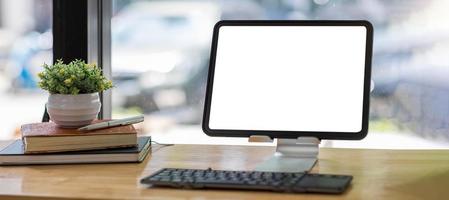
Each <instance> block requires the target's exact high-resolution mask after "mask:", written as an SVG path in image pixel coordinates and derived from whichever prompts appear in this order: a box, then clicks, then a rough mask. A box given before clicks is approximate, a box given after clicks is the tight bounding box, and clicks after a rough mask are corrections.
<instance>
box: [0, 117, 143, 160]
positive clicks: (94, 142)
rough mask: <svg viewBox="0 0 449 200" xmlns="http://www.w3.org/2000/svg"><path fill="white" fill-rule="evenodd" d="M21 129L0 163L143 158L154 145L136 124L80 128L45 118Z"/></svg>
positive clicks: (3, 153) (4, 150)
mask: <svg viewBox="0 0 449 200" xmlns="http://www.w3.org/2000/svg"><path fill="white" fill-rule="evenodd" d="M21 133H22V139H21V140H16V141H14V142H13V143H11V144H10V145H8V146H7V147H6V148H4V149H3V150H0V165H22V164H65V163H112V162H141V161H142V160H143V159H144V158H145V156H146V155H147V154H148V151H149V149H150V146H151V138H150V137H137V131H136V129H135V128H134V126H133V125H126V126H117V127H111V128H105V129H99V130H94V131H89V132H81V131H78V130H77V129H64V128H60V127H58V126H57V125H56V124H55V123H53V122H44V123H34V124H25V125H23V126H22V128H21Z"/></svg>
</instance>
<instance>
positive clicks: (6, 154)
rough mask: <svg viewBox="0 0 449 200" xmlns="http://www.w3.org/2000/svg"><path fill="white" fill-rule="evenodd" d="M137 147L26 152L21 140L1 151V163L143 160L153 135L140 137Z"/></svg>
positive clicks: (32, 163) (31, 163)
mask: <svg viewBox="0 0 449 200" xmlns="http://www.w3.org/2000/svg"><path fill="white" fill-rule="evenodd" d="M138 141H139V142H138V145H137V146H136V147H128V148H117V149H103V150H89V151H77V152H63V153H46V154H26V153H25V151H24V148H23V143H22V141H21V140H16V141H14V142H13V143H11V144H10V145H8V146H7V147H5V148H4V149H3V150H1V151H0V165H35V164H74V163H118V162H141V161H143V160H144V159H145V156H146V155H147V154H148V152H149V151H150V149H151V137H139V138H138Z"/></svg>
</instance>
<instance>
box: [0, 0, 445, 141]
mask: <svg viewBox="0 0 449 200" xmlns="http://www.w3.org/2000/svg"><path fill="white" fill-rule="evenodd" d="M112 2H113V17H112V19H111V20H112V27H111V29H112V31H111V37H112V45H111V46H112V75H113V81H114V83H115V85H116V87H115V88H114V89H113V90H112V103H113V107H112V113H113V118H121V117H126V116H131V115H136V114H140V113H143V114H144V115H145V117H146V120H145V123H144V124H143V125H142V130H143V131H144V132H145V133H146V134H147V133H148V134H152V135H154V137H155V138H156V139H158V140H159V141H161V142H168V143H173V142H174V143H207V144H209V143H220V144H236V143H241V144H244V143H245V139H235V138H218V139H216V138H213V139H211V138H209V137H207V136H205V135H204V134H203V133H202V131H201V127H200V124H201V118H202V111H203V100H204V93H205V84H206V76H207V68H208V62H209V60H208V59H209V50H210V42H211V37H212V27H213V25H214V24H215V23H216V22H217V21H218V20H222V19H234V20H239V19H241V20H243V19H252V20H262V19H277V20H317V19H365V20H369V21H370V22H371V23H372V24H373V25H374V30H375V33H374V49H373V50H374V52H373V69H372V72H373V77H372V78H373V80H374V82H375V89H374V91H373V93H372V95H371V108H370V132H369V134H368V136H367V138H366V139H364V140H362V141H324V142H323V146H329V147H354V148H449V78H447V77H449V22H448V19H449V13H448V12H447V8H449V2H448V1H444V0H427V1H420V0H278V1H272V0H197V1H188V0H183V1H174V0H166V1H141V0H113V1H112ZM51 17H52V1H51V0H16V1H6V0H0V112H1V115H0V116H1V124H2V126H1V127H2V128H1V129H0V139H10V138H13V137H15V135H14V132H17V130H18V128H19V127H20V124H23V123H29V122H39V121H40V120H41V117H42V113H43V109H44V104H45V101H46V98H47V94H46V92H45V91H42V90H40V89H38V88H37V87H36V82H37V79H36V74H37V72H38V71H40V70H41V65H42V63H44V62H45V63H51V61H52V53H51V52H52V35H51V22H52V19H51ZM299 56H300V55H299ZM336 120H337V119H336Z"/></svg>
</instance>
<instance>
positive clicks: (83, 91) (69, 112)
mask: <svg viewBox="0 0 449 200" xmlns="http://www.w3.org/2000/svg"><path fill="white" fill-rule="evenodd" d="M43 67H44V70H43V71H42V72H40V73H39V74H38V76H39V78H40V81H39V83H38V84H39V87H40V88H42V89H44V90H47V91H48V92H49V93H50V96H49V97H48V102H47V104H46V107H47V112H48V114H49V115H50V120H51V121H53V122H55V123H56V124H57V125H59V126H61V127H65V128H77V127H81V126H85V125H88V124H90V123H91V122H92V121H93V120H94V119H95V118H96V117H97V115H98V112H99V111H100V107H101V102H100V98H99V94H98V93H99V92H101V91H104V90H107V89H109V88H111V87H112V82H111V81H110V80H108V79H107V78H106V77H104V76H103V75H102V73H101V70H100V69H99V68H98V67H97V66H96V65H95V64H86V63H85V62H84V61H82V60H75V61H72V62H70V63H68V64H64V63H63V61H62V60H58V61H57V62H56V63H55V64H53V65H47V64H44V66H43Z"/></svg>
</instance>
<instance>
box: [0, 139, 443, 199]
mask: <svg viewBox="0 0 449 200" xmlns="http://www.w3.org/2000/svg"><path fill="white" fill-rule="evenodd" d="M7 143H8V142H0V147H1V146H4V145H6V144H7ZM273 151H274V148H273V147H261V146H218V145H215V146H214V145H175V146H171V147H162V146H158V145H154V146H153V147H152V153H151V154H150V155H149V156H148V157H147V158H146V160H145V161H144V162H142V163H140V164H132V163H130V164H83V165H81V164H80V165H46V166H16V167H12V166H8V167H0V199H2V200H3V199H169V200H182V199H191V200H205V199H215V200H224V199H237V200H244V199H260V200H275V199H282V200H289V199H444V198H447V197H449V150H360V149H331V148H322V149H321V150H320V155H319V158H320V159H319V162H318V164H317V165H316V166H315V168H314V169H313V172H319V173H335V174H350V175H353V176H354V179H353V182H352V185H351V188H349V190H348V191H347V192H346V193H344V194H343V195H320V194H284V193H272V192H254V191H236V190H180V189H161V188H147V187H146V186H145V185H141V184H140V183H139V180H140V179H141V178H142V177H144V176H147V175H149V174H151V173H152V172H155V171H156V170H158V169H160V168H163V167H182V168H202V169H205V168H208V167H212V168H213V169H228V170H251V169H253V168H254V167H255V166H256V165H257V164H258V163H260V162H261V161H263V160H264V159H266V158H267V157H268V156H269V155H271V154H272V153H273Z"/></svg>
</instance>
